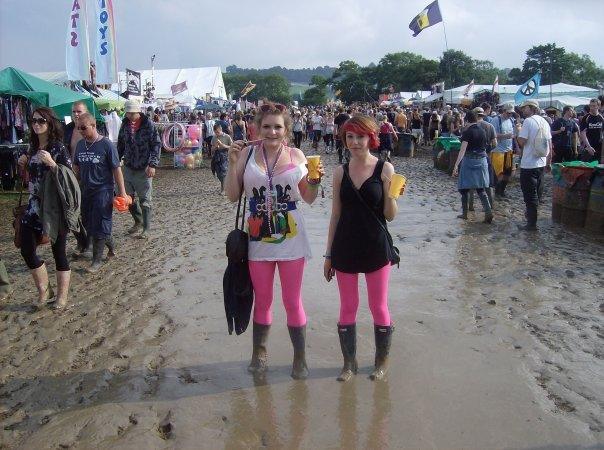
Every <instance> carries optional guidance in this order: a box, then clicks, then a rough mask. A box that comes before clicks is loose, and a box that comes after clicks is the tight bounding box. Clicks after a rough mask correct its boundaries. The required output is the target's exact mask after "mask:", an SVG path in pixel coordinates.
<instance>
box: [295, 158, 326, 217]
mask: <svg viewBox="0 0 604 450" xmlns="http://www.w3.org/2000/svg"><path fill="white" fill-rule="evenodd" d="M292 151H293V152H295V153H296V161H297V162H298V164H302V163H303V162H306V156H304V153H303V152H302V150H300V149H292ZM319 174H320V176H321V178H322V177H323V175H324V174H325V172H324V170H323V164H322V163H320V164H319ZM298 189H299V190H300V196H301V197H302V200H304V201H305V202H306V203H308V204H309V205H312V204H313V202H314V201H315V200H316V198H317V195H318V193H319V185H318V184H316V185H313V184H310V183H309V182H308V180H307V179H306V177H304V178H302V179H301V180H300V182H299V183H298Z"/></svg>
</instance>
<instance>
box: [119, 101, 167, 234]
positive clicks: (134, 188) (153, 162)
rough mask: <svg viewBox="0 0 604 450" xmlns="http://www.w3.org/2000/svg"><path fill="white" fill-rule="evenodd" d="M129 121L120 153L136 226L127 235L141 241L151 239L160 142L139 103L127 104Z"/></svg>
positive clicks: (123, 130)
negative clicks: (135, 236) (154, 185)
mask: <svg viewBox="0 0 604 450" xmlns="http://www.w3.org/2000/svg"><path fill="white" fill-rule="evenodd" d="M124 108H125V111H126V117H125V118H124V120H123V122H122V126H121V128H120V132H119V135H118V138H117V151H118V154H119V157H120V158H121V159H122V160H123V165H124V170H123V173H124V181H125V183H126V192H127V193H128V195H130V197H132V199H133V200H134V198H135V197H134V196H135V194H136V197H137V198H136V200H134V201H133V203H132V205H131V206H130V213H131V214H132V217H133V218H134V225H133V226H132V227H131V228H130V229H129V230H128V234H136V233H138V232H140V234H139V235H138V237H139V238H140V239H146V238H148V232H149V229H150V227H151V199H152V192H153V177H154V176H155V169H156V167H157V166H158V165H159V156H160V152H161V141H160V139H159V132H158V131H157V129H156V128H155V125H154V124H153V122H152V121H151V120H149V118H148V117H147V116H145V115H144V114H142V113H141V105H140V103H138V102H136V101H134V100H128V101H127V102H126V104H125V107H124Z"/></svg>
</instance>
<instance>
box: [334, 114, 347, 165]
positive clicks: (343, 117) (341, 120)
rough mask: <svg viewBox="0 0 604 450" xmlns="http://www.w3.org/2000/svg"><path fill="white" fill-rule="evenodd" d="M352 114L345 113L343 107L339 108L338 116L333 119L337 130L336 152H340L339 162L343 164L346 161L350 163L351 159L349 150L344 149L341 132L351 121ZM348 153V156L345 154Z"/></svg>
mask: <svg viewBox="0 0 604 450" xmlns="http://www.w3.org/2000/svg"><path fill="white" fill-rule="evenodd" d="M350 112H351V111H345V110H344V108H343V107H341V106H340V107H339V108H338V115H337V116H336V117H335V118H334V119H333V122H334V123H335V124H336V129H335V138H336V150H337V151H338V162H339V163H340V164H342V162H344V161H345V160H346V161H348V160H349V159H350V154H349V151H348V150H347V149H345V147H344V141H343V140H342V137H341V136H340V130H341V128H342V125H344V124H345V123H346V121H347V120H348V119H350ZM345 153H346V154H345Z"/></svg>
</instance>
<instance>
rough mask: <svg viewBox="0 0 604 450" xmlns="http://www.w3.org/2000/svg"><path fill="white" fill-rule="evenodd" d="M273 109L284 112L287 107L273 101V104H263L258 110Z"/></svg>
mask: <svg viewBox="0 0 604 450" xmlns="http://www.w3.org/2000/svg"><path fill="white" fill-rule="evenodd" d="M275 109H276V110H277V111H279V112H284V111H285V110H286V109H287V108H286V107H285V105H282V104H281V103H275V104H273V105H270V104H265V105H262V106H261V107H260V111H262V112H269V111H274V110H275Z"/></svg>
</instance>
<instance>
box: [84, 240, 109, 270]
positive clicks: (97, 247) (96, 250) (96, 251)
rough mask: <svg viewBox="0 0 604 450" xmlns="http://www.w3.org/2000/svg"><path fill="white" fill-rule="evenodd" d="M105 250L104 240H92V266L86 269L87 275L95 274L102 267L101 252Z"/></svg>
mask: <svg viewBox="0 0 604 450" xmlns="http://www.w3.org/2000/svg"><path fill="white" fill-rule="evenodd" d="M104 250H105V239H102V238H101V239H98V238H93V241H92V264H91V265H90V267H88V268H87V269H86V272H88V273H97V272H98V271H99V269H100V268H101V266H102V265H103V251H104Z"/></svg>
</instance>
